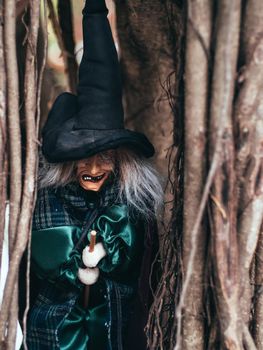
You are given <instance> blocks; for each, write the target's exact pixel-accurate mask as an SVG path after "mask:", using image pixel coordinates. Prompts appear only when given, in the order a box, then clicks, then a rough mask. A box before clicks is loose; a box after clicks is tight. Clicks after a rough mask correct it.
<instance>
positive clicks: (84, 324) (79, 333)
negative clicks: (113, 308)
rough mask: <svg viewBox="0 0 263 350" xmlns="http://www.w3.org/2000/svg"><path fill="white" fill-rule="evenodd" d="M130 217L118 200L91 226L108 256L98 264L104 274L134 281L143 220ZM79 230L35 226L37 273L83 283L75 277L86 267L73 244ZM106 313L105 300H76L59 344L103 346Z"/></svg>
mask: <svg viewBox="0 0 263 350" xmlns="http://www.w3.org/2000/svg"><path fill="white" fill-rule="evenodd" d="M128 218H129V216H128V212H127V206H125V205H114V206H111V207H109V208H107V209H106V210H105V212H104V214H103V215H101V216H100V217H98V219H97V220H96V221H95V222H94V224H93V226H92V229H96V230H97V232H98V233H97V236H98V237H97V241H101V242H103V245H104V247H105V249H106V251H107V255H106V257H105V258H103V259H102V260H101V261H100V263H99V265H98V266H99V268H100V270H101V271H102V275H103V274H105V276H106V277H107V278H111V279H114V280H116V281H120V282H121V283H126V284H134V282H135V281H136V278H137V277H138V274H139V269H140V263H141V260H140V258H141V256H142V249H143V225H141V227H139V225H138V222H137V223H136V224H135V223H133V222H132V221H131V220H129V219H128ZM80 235H81V230H80V228H78V227H76V226H60V227H54V228H49V229H43V230H38V231H33V233H32V262H33V264H32V265H33V266H35V270H36V271H35V272H37V273H38V275H39V276H41V277H42V278H44V277H48V278H49V279H50V278H53V279H56V278H60V279H61V278H62V279H63V278H65V279H66V280H68V281H70V282H71V283H73V284H74V285H79V286H81V283H80V281H79V280H78V278H77V270H78V268H79V267H80V266H83V265H82V261H81V253H80V252H76V251H75V250H74V249H73V248H74V242H76V241H77V240H78V238H79V237H80ZM73 237H74V241H73ZM88 239H89V235H88ZM96 287H97V283H96V284H95V285H94V286H92V287H91V288H95V289H94V290H96ZM96 293H97V294H99V293H103V294H105V293H106V291H105V290H103V292H100V291H99V289H98V290H96ZM101 300H102V299H101ZM107 314H108V313H107V305H106V303H105V301H100V302H99V303H98V304H95V305H93V306H92V305H90V306H89V309H88V310H84V309H83V308H82V307H81V306H80V305H78V304H77V305H75V306H74V307H73V309H72V311H71V313H70V314H69V315H68V316H67V318H66V319H65V321H64V322H63V324H62V325H61V326H60V328H59V332H60V333H59V340H60V343H61V349H62V350H69V349H72V350H73V349H74V350H84V349H88V350H90V349H92V350H93V349H94V350H100V349H101V350H103V349H105V348H106V345H105V344H106V342H107V334H108V330H107V327H106V326H105V323H107V322H108V320H107Z"/></svg>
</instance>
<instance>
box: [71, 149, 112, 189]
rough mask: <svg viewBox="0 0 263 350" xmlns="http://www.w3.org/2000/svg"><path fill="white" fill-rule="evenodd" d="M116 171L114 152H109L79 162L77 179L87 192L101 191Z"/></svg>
mask: <svg viewBox="0 0 263 350" xmlns="http://www.w3.org/2000/svg"><path fill="white" fill-rule="evenodd" d="M113 171H114V151H112V150H109V151H105V152H101V153H98V154H95V155H94V156H92V157H89V158H86V159H82V160H79V161H78V162H77V178H78V181H79V184H80V186H81V187H82V188H84V189H85V190H87V191H96V192H97V191H99V190H100V189H101V187H102V185H103V184H104V183H105V181H106V180H107V179H108V177H109V175H110V174H111V173H112V172H113Z"/></svg>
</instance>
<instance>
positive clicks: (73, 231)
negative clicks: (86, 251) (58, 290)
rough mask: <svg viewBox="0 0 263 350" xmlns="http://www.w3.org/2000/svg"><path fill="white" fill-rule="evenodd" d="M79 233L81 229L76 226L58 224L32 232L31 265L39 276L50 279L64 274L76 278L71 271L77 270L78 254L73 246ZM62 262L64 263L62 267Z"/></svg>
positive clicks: (69, 277)
mask: <svg viewBox="0 0 263 350" xmlns="http://www.w3.org/2000/svg"><path fill="white" fill-rule="evenodd" d="M80 234H81V230H80V228H78V227H77V226H59V227H53V228H47V229H42V230H37V231H33V232H32V246H31V258H32V265H33V269H34V270H35V272H36V273H37V274H38V276H39V277H41V278H44V277H48V278H49V279H52V278H57V277H58V276H61V275H62V274H66V275H67V278H68V279H69V280H74V279H75V278H76V276H73V275H72V272H76V271H77V268H78V265H79V263H80V254H79V253H78V252H75V251H73V248H74V241H75V242H76V239H77V240H78V238H79V237H80ZM73 237H74V240H73ZM65 263H66V264H65ZM69 263H70V264H69ZM62 264H65V266H63V269H61V267H62ZM69 265H70V267H71V269H70V270H69ZM73 265H75V267H73ZM72 267H73V268H72ZM72 270H73V271H72Z"/></svg>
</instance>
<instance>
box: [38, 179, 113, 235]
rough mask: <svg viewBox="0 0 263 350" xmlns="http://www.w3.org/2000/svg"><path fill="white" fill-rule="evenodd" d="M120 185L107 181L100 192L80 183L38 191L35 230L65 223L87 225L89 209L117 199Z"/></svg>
mask: <svg viewBox="0 0 263 350" xmlns="http://www.w3.org/2000/svg"><path fill="white" fill-rule="evenodd" d="M116 193H117V185H116V184H111V185H110V184H108V185H107V186H105V188H104V189H103V190H102V191H100V192H99V193H95V194H91V193H89V192H87V191H84V190H83V189H82V188H81V187H80V186H79V184H78V183H70V184H68V185H66V186H64V187H58V188H44V189H40V190H39V191H38V196H37V201H36V206H35V210H34V215H33V223H32V225H33V230H41V229H45V228H50V227H57V226H65V225H79V226H83V225H85V218H86V216H87V211H90V209H93V208H94V207H99V208H105V207H107V206H110V205H112V204H113V203H115V202H116V198H117V195H116Z"/></svg>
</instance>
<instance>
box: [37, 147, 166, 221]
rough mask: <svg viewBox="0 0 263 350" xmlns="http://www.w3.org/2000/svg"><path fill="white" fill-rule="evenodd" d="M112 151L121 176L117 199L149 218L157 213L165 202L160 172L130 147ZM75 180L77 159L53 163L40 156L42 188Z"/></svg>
mask: <svg viewBox="0 0 263 350" xmlns="http://www.w3.org/2000/svg"><path fill="white" fill-rule="evenodd" d="M113 154H114V159H112V161H113V162H115V169H116V170H117V171H116V173H117V174H118V177H119V186H118V200H119V201H120V202H125V203H127V205H128V206H129V208H130V209H135V210H136V211H138V212H139V213H141V214H143V216H144V217H145V218H146V219H148V218H150V217H152V216H155V215H156V214H157V212H158V210H159V208H160V206H161V205H162V203H163V189H162V185H161V180H160V175H158V173H157V172H156V170H155V169H154V168H153V166H152V165H151V163H150V162H149V161H148V160H146V159H145V158H142V157H140V156H138V155H137V154H136V153H134V152H132V151H131V150H129V149H126V148H119V149H116V150H115V151H114V152H113ZM102 156H103V153H102ZM73 181H76V162H64V163H53V164H51V163H48V162H47V161H46V160H45V159H44V158H42V157H41V162H40V171H39V187H40V188H44V187H59V186H65V185H66V184H68V183H70V182H73Z"/></svg>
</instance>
